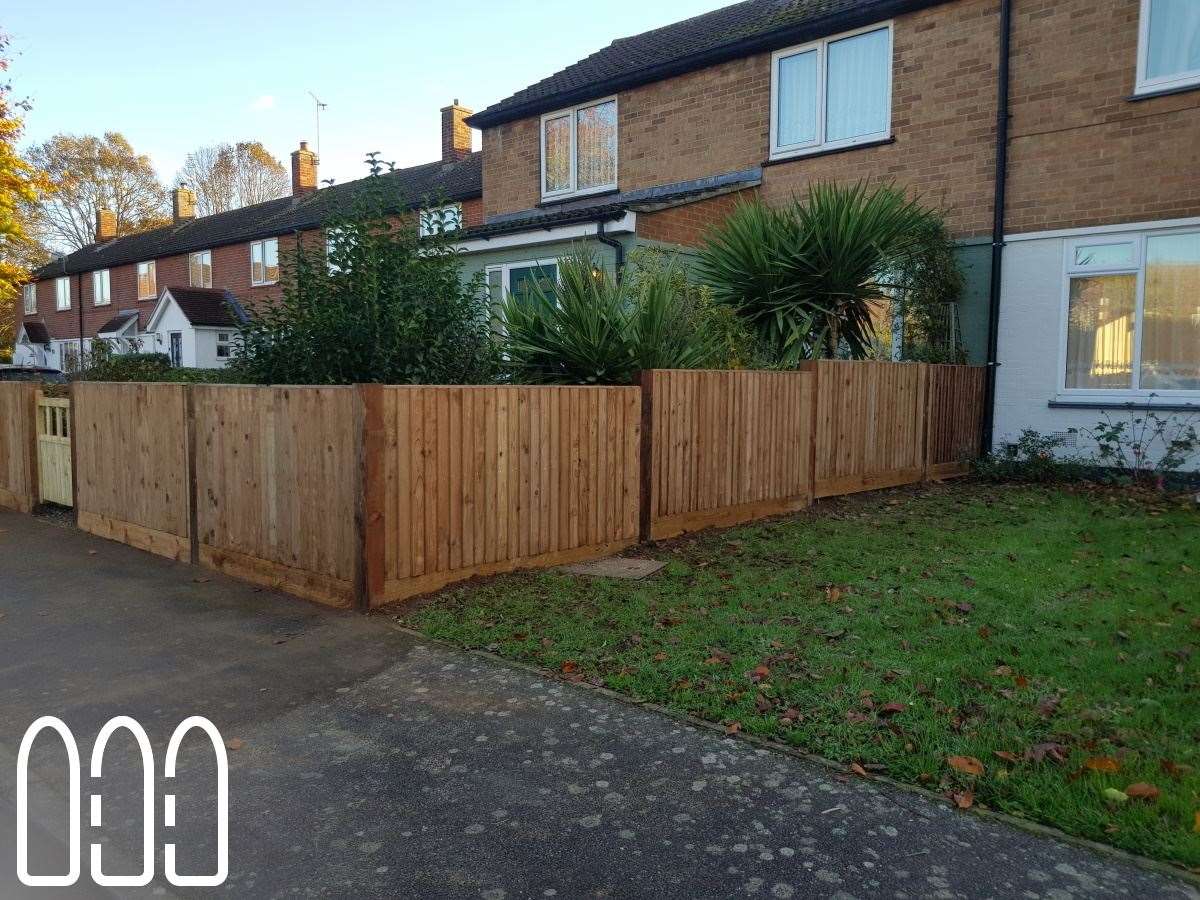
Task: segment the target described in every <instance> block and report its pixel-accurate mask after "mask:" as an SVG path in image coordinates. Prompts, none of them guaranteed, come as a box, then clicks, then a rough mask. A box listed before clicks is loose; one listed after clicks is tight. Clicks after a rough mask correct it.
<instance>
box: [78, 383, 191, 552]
mask: <svg viewBox="0 0 1200 900" xmlns="http://www.w3.org/2000/svg"><path fill="white" fill-rule="evenodd" d="M72 405H73V413H74V419H75V433H74V434H73V435H72V452H73V454H74V460H75V465H74V468H75V508H76V515H77V522H78V524H79V527H80V528H82V529H83V530H84V531H89V532H91V533H92V534H95V535H99V536H100V537H104V538H110V539H112V540H117V541H121V542H122V543H125V544H130V545H131V546H134V547H137V548H139V549H141V550H148V551H150V552H151V553H157V554H159V555H160V556H166V557H169V558H171V559H177V560H181V561H187V560H188V559H189V558H190V545H189V534H190V532H189V527H188V522H189V516H190V505H191V495H190V491H189V486H188V455H187V441H186V439H185V436H186V434H187V393H186V388H185V387H184V386H183V385H178V384H98V383H93V382H79V383H77V384H75V385H73V386H72Z"/></svg>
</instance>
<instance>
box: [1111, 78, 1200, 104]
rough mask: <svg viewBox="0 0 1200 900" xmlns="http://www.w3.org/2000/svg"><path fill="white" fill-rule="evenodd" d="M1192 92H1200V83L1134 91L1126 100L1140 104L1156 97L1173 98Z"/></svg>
mask: <svg viewBox="0 0 1200 900" xmlns="http://www.w3.org/2000/svg"><path fill="white" fill-rule="evenodd" d="M1190 91H1200V81H1194V82H1192V83H1191V84H1179V85H1176V86H1175V87H1167V88H1150V89H1148V90H1144V91H1134V92H1133V94H1132V95H1130V96H1129V97H1126V98H1125V100H1126V101H1127V102H1129V103H1138V102H1140V101H1142V100H1153V99H1155V98H1156V97H1171V96H1173V95H1175V94H1186V93H1189V92H1190Z"/></svg>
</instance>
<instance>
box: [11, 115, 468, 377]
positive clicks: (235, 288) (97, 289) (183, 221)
mask: <svg viewBox="0 0 1200 900" xmlns="http://www.w3.org/2000/svg"><path fill="white" fill-rule="evenodd" d="M470 112H471V111H470V110H468V109H465V108H463V107H461V106H459V105H458V103H457V101H455V103H454V104H452V105H451V106H447V107H446V108H445V109H443V110H442V157H441V159H439V160H436V161H434V162H431V163H426V164H424V165H420V166H413V167H410V168H405V169H398V170H396V171H395V172H390V173H387V174H385V175H383V176H381V177H382V178H383V179H384V183H385V185H386V188H387V190H388V191H389V193H390V194H391V195H392V197H393V198H394V199H392V200H390V201H389V202H391V203H393V204H394V209H395V211H396V213H397V214H402V213H406V212H407V213H411V212H412V211H417V210H421V209H424V208H425V207H426V206H427V205H428V204H429V203H431V202H435V201H436V202H438V203H445V204H447V208H446V210H445V211H444V214H443V215H442V217H441V219H440V220H439V221H443V222H444V224H446V225H454V226H460V227H470V226H472V225H477V224H481V223H482V218H483V205H482V204H483V201H482V160H481V157H480V154H478V153H473V152H472V151H471V132H470V129H469V128H468V127H467V126H466V125H465V124H464V120H465V118H466V117H467V116H468V115H470ZM317 166H318V160H317V156H316V154H315V153H314V152H313V151H312V150H310V149H309V148H308V146H307V145H306V144H305V143H303V142H301V144H300V146H299V148H298V149H297V150H295V151H293V153H292V193H291V196H289V197H281V198H279V199H277V200H269V201H267V202H265V203H257V204H254V205H253V206H247V207H243V208H241V209H235V210H231V211H229V212H223V213H217V214H215V215H211V216H204V217H199V218H198V217H197V216H196V213H195V204H196V201H195V195H194V194H193V193H192V191H190V190H188V189H187V188H186V187H182V186H181V187H179V188H176V189H175V190H174V191H173V192H172V213H173V215H172V224H171V225H168V226H164V227H162V228H156V229H154V230H152V231H146V232H142V233H140V234H134V235H128V236H125V237H120V238H118V237H116V220H115V217H114V216H113V215H112V213H110V212H108V211H106V210H101V211H100V212H99V213H98V214H97V217H96V219H97V221H96V242H95V243H93V244H91V245H89V246H87V247H84V248H82V249H80V250H76V251H75V252H74V253H71V254H68V255H66V256H63V257H61V258H59V259H56V260H54V261H52V262H50V263H49V264H47V265H46V266H44V267H42V268H41V269H39V270H38V271H37V272H35V273H34V280H33V281H31V282H30V283H29V284H27V285H25V287H24V290H23V297H22V304H21V305H20V306H19V307H18V310H17V315H18V321H17V353H16V361H17V362H18V363H21V362H32V363H38V364H44V365H51V366H59V367H63V368H69V367H70V366H72V365H73V364H74V360H76V359H78V354H79V353H80V351H81V350H86V349H87V348H88V347H90V344H91V341H92V340H94V339H95V338H97V337H101V338H104V339H106V340H109V341H111V342H113V343H112V346H114V347H116V348H117V349H118V350H126V349H133V348H138V349H140V350H141V351H142V352H162V353H167V354H169V355H170V356H171V357H172V359H173V361H174V362H175V363H176V364H177V365H187V366H200V367H205V368H213V367H221V366H224V365H225V364H226V362H227V361H228V358H229V354H228V347H229V342H230V338H231V335H232V331H233V330H234V329H235V328H236V321H235V319H236V318H237V316H238V315H239V314H244V311H245V310H253V309H254V308H255V307H257V306H258V305H260V304H263V303H270V302H271V301H272V300H274V299H276V298H278V297H279V296H280V290H281V289H280V286H279V258H280V255H281V253H282V254H283V255H284V256H286V253H287V248H288V247H289V246H292V245H293V244H292V242H294V241H296V240H298V239H304V236H312V237H315V238H317V239H318V240H319V239H320V234H321V231H322V228H323V226H324V225H325V224H326V223H327V222H329V221H331V220H333V219H336V218H337V217H338V216H340V215H344V214H345V213H347V212H348V211H350V209H352V206H353V204H354V201H355V198H356V197H357V196H358V195H359V193H360V192H361V191H362V190H363V188H364V187H365V185H366V183H367V182H366V179H359V180H357V181H351V182H347V183H345V184H339V185H333V186H330V187H325V188H320V189H318V175H317V173H318V168H317ZM239 311H242V312H240V313H239Z"/></svg>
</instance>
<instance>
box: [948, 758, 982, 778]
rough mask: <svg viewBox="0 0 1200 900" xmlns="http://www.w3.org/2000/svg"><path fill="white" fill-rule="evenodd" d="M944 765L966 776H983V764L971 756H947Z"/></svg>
mask: <svg viewBox="0 0 1200 900" xmlns="http://www.w3.org/2000/svg"><path fill="white" fill-rule="evenodd" d="M946 763H947V764H948V765H949V766H950V768H952V769H956V770H957V771H959V772H965V773H966V774H968V775H982V774H983V763H981V762H980V761H979V760H977V759H976V758H975V757H973V756H947V757H946Z"/></svg>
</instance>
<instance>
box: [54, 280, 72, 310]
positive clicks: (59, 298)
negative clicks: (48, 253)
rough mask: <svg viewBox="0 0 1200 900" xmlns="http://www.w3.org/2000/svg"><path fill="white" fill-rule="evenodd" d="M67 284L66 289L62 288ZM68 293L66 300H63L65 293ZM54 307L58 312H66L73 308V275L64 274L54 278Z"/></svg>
mask: <svg viewBox="0 0 1200 900" xmlns="http://www.w3.org/2000/svg"><path fill="white" fill-rule="evenodd" d="M64 285H65V286H66V291H63V290H61V288H62V287H63V286H64ZM64 293H65V294H66V302H65V303H64V302H63V294H64ZM54 308H55V309H56V310H57V311H58V312H64V311H65V310H68V309H70V308H71V277H70V276H69V275H62V276H60V277H58V278H55V279H54Z"/></svg>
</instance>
